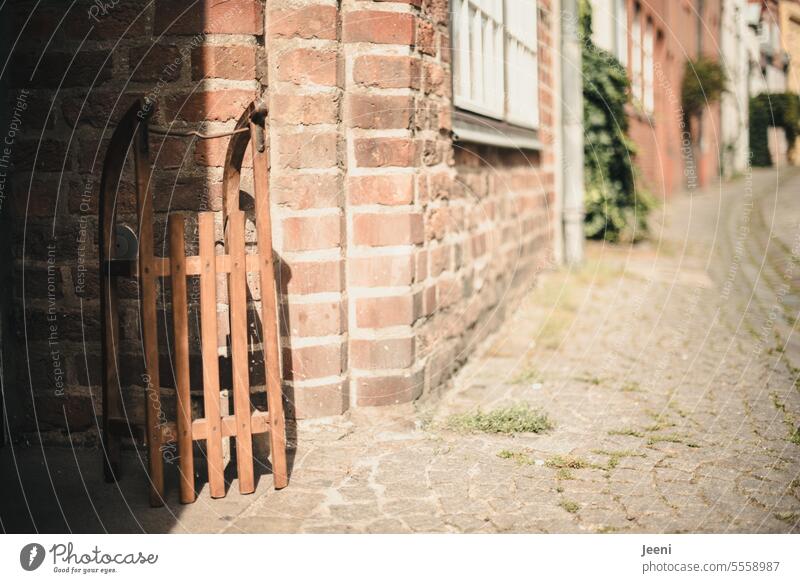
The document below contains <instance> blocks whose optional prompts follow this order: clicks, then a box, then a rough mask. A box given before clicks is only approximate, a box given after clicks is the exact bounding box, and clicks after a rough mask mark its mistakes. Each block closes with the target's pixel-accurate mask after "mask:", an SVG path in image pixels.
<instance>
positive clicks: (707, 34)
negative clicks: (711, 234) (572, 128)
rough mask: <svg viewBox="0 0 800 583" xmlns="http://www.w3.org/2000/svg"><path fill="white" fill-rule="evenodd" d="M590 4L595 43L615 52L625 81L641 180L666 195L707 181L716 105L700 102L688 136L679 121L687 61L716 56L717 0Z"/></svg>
mask: <svg viewBox="0 0 800 583" xmlns="http://www.w3.org/2000/svg"><path fill="white" fill-rule="evenodd" d="M591 4H592V7H593V12H594V19H593V23H594V34H595V42H596V43H597V44H598V45H599V46H601V47H602V48H605V49H607V50H609V51H611V52H612V53H613V54H615V56H617V58H618V59H619V60H620V61H621V62H622V63H623V65H625V66H626V68H627V70H628V74H629V76H630V79H631V89H632V98H633V99H632V101H633V103H632V106H631V108H630V135H631V138H632V139H633V141H634V142H635V143H636V146H637V148H638V153H637V157H636V160H637V164H638V166H639V168H640V169H641V170H642V177H643V180H644V183H645V186H646V187H647V188H648V189H649V190H650V191H652V192H653V193H654V194H656V195H658V196H668V195H670V194H673V193H674V192H676V191H677V190H680V189H683V188H686V187H698V186H705V185H707V184H709V182H710V181H711V180H713V179H714V178H715V177H716V176H717V175H718V174H719V159H720V156H721V153H722V152H721V146H720V144H721V134H720V106H719V104H717V103H715V104H712V105H711V106H710V107H709V108H707V109H706V110H705V111H704V113H703V116H702V120H701V121H700V123H699V124H695V127H692V128H691V131H692V134H691V135H690V134H689V133H687V132H689V128H688V127H685V126H684V125H683V124H684V120H683V113H682V109H681V83H682V80H683V75H684V70H685V69H684V67H685V64H686V61H687V59H696V58H697V57H699V56H708V57H712V58H714V59H716V60H719V54H720V50H721V48H720V35H721V10H722V2H721V0H591ZM687 140H689V142H687ZM691 140H694V141H695V147H694V148H693V147H692V144H691Z"/></svg>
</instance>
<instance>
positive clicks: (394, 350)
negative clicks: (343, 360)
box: [350, 336, 414, 370]
mask: <svg viewBox="0 0 800 583" xmlns="http://www.w3.org/2000/svg"><path fill="white" fill-rule="evenodd" d="M413 363H414V337H413V336H407V337H405V338H381V339H370V340H362V339H353V340H351V341H350V364H351V366H353V367H355V368H360V369H364V370H375V369H387V368H408V367H410V366H411V365H412V364H413Z"/></svg>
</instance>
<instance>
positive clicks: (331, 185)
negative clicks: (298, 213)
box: [271, 174, 342, 210]
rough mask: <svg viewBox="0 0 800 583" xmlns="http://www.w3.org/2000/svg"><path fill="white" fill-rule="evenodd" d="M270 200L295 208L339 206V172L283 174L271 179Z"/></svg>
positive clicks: (340, 193)
mask: <svg viewBox="0 0 800 583" xmlns="http://www.w3.org/2000/svg"><path fill="white" fill-rule="evenodd" d="M271 196H272V200H273V201H274V202H275V203H276V204H279V205H282V206H286V207H288V208H291V209H295V210H305V209H311V208H332V207H339V206H341V203H342V176H341V174H283V175H280V176H276V177H275V178H274V179H273V185H272V192H271Z"/></svg>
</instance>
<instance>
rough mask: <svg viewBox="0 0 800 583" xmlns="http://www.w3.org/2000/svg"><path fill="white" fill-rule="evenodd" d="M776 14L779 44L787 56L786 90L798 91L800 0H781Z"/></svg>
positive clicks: (799, 77)
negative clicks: (777, 17)
mask: <svg viewBox="0 0 800 583" xmlns="http://www.w3.org/2000/svg"><path fill="white" fill-rule="evenodd" d="M778 14H779V16H780V23H779V26H780V34H781V45H782V47H783V50H784V51H785V52H786V54H787V56H788V65H787V70H786V90H787V91H791V92H793V93H800V0H781V2H780V4H779V5H778Z"/></svg>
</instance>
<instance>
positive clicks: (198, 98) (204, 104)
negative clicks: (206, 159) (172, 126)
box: [161, 89, 255, 122]
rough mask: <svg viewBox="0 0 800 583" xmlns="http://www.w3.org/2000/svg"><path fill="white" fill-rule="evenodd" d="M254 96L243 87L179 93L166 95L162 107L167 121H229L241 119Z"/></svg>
mask: <svg viewBox="0 0 800 583" xmlns="http://www.w3.org/2000/svg"><path fill="white" fill-rule="evenodd" d="M254 97H255V93H254V92H253V91H250V90H243V89H219V90H216V91H198V92H193V93H189V94H185V93H179V94H173V95H167V96H165V97H164V99H163V100H162V101H161V109H162V111H163V113H164V117H165V118H166V120H167V122H171V121H173V120H174V119H180V120H184V121H189V122H199V121H229V120H232V119H239V117H240V116H241V115H242V112H243V111H244V109H245V107H247V106H248V105H250V102H251V101H253V98H254Z"/></svg>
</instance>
